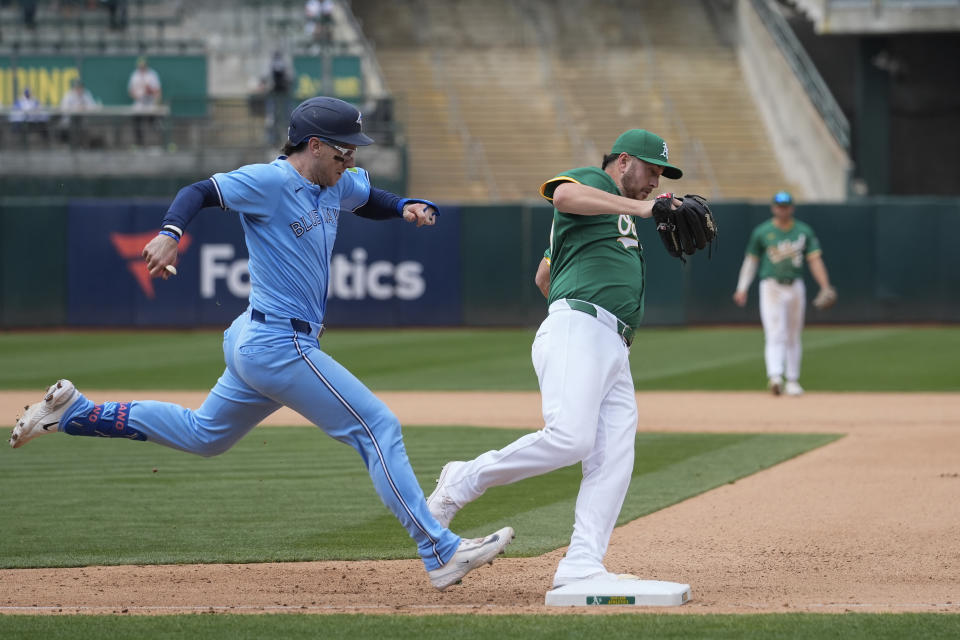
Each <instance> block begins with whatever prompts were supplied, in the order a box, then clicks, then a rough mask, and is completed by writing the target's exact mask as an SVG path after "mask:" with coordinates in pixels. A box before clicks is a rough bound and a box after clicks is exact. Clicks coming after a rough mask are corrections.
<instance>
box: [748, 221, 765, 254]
mask: <svg viewBox="0 0 960 640" xmlns="http://www.w3.org/2000/svg"><path fill="white" fill-rule="evenodd" d="M762 227H763V225H760V226H758V227H757V228H755V229H754V230H753V232H752V233H751V234H750V239H749V240H748V241H747V255H748V256H753V257H754V258H759V257H760V256H761V255H763V231H762Z"/></svg>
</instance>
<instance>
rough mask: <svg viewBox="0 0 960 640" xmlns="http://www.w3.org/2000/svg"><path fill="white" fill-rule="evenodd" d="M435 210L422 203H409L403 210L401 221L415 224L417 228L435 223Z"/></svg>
mask: <svg viewBox="0 0 960 640" xmlns="http://www.w3.org/2000/svg"><path fill="white" fill-rule="evenodd" d="M436 214H437V210H436V209H434V208H433V207H431V206H430V205H427V204H423V203H422V202H411V203H409V204H407V205H406V206H405V207H404V208H403V219H404V220H406V221H407V222H416V223H417V226H418V227H422V226H423V225H427V226H430V225H432V224H436V223H437V215H436Z"/></svg>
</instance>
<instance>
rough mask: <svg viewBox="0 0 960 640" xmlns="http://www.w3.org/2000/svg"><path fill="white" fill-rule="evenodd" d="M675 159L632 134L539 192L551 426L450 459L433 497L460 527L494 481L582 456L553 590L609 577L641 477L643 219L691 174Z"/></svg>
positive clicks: (539, 343) (655, 139) (663, 146)
mask: <svg viewBox="0 0 960 640" xmlns="http://www.w3.org/2000/svg"><path fill="white" fill-rule="evenodd" d="M668 154H669V150H668V148H667V143H666V142H664V140H663V138H661V137H660V136H658V135H656V134H653V133H650V132H649V131H645V130H643V129H632V130H630V131H627V132H626V133H624V134H623V135H621V136H620V137H619V138H617V140H616V142H615V143H614V144H613V148H612V152H611V153H610V154H607V155H606V156H605V157H604V158H603V166H602V168H597V167H582V168H578V169H571V170H569V171H564V172H562V173H560V174H559V175H557V176H555V177H553V178H551V179H549V180H547V181H546V182H545V183H544V184H543V186H542V187H540V194H541V195H542V196H543V197H544V198H546V199H547V200H549V201H551V202H552V203H553V205H554V214H553V226H552V228H551V231H550V246H549V248H548V249H547V252H546V254H545V257H544V260H543V261H542V262H541V263H540V268H539V270H538V272H537V276H536V282H537V285H538V286H540V288H541V290H542V291H543V292H544V295H545V296H546V297H547V299H548V307H549V314H548V316H547V318H546V319H545V320H544V321H543V324H541V325H540V328H539V330H538V331H537V335H536V338H535V339H534V342H533V349H532V358H533V366H534V369H535V370H536V373H537V378H538V380H539V382H540V391H541V396H542V403H543V419H544V423H545V426H544V428H543V429H541V430H540V431H536V432H534V433H530V434H527V435H525V436H523V437H522V438H520V439H519V440H517V441H515V442H513V443H512V444H510V445H508V446H507V447H505V448H503V449H500V450H499V451H488V452H487V453H484V454H482V455H480V456H479V457H477V458H476V459H474V460H470V461H468V462H450V463H447V464H446V465H445V466H444V467H443V470H442V471H441V473H440V479H439V481H438V482H437V488H436V490H435V491H434V492H433V494H432V495H431V496H430V497H429V498H428V500H427V505H428V506H429V507H430V512H431V513H432V514H433V515H434V517H435V518H437V519H438V521H439V522H446V523H449V522H450V520H452V519H453V517H454V515H455V514H456V513H457V511H458V510H459V509H461V508H462V507H463V506H464V505H466V504H467V503H468V502H470V501H472V500H475V499H476V498H478V497H480V495H482V494H483V492H484V491H486V490H487V489H488V488H490V487H494V486H499V485H504V484H509V483H513V482H517V481H518V480H523V479H524V478H529V477H532V476H536V475H540V474H543V473H547V472H549V471H553V470H554V469H558V468H560V467H566V466H568V465H572V464H576V463H578V462H579V463H582V469H583V481H582V483H581V485H580V493H579V495H578V497H577V504H576V511H575V524H574V530H573V537H572V539H571V541H570V548H569V550H568V551H567V553H566V556H565V557H564V558H563V559H562V560H561V561H560V565H559V566H558V568H557V571H556V573H555V574H554V578H553V586H554V587H559V586H563V585H565V584H569V583H571V582H573V581H578V580H582V579H586V578H593V577H607V576H609V575H610V574H609V573H608V572H607V569H606V567H605V566H604V564H603V558H604V556H605V554H606V551H607V545H608V544H609V541H610V535H611V533H612V532H613V527H614V525H615V524H616V521H617V516H618V515H619V514H620V508H621V506H622V505H623V499H624V497H625V495H626V493H627V487H628V486H629V484H630V477H631V475H632V473H633V447H634V438H635V434H636V430H637V402H636V395H635V392H634V386H633V376H632V375H631V373H630V360H629V355H630V343H631V342H632V341H633V333H634V330H635V329H636V327H637V326H638V325H639V324H640V320H641V318H642V316H643V296H644V289H645V287H644V280H645V278H646V267H645V263H644V257H643V247H642V246H641V245H640V242H639V241H638V239H637V227H636V224H637V218H650V217H652V215H653V202H652V201H645V200H646V198H648V197H650V195H651V194H652V193H653V191H654V189H657V187H658V186H659V184H660V178H661V177H666V178H673V179H676V178H680V177H681V176H682V175H683V173H682V172H681V171H680V169H678V168H677V167H675V166H673V165H672V164H670V162H669V157H668ZM672 204H673V207H674V208H676V206H678V205H679V204H680V201H679V200H676V199H673V203H672ZM627 569H629V567H627ZM623 577H624V579H632V580H636V577H635V576H629V575H624V576H623Z"/></svg>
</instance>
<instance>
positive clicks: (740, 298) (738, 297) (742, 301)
mask: <svg viewBox="0 0 960 640" xmlns="http://www.w3.org/2000/svg"><path fill="white" fill-rule="evenodd" d="M733 301H734V302H736V303H737V306H738V307H742V306H745V305H746V304H747V292H746V291H737V292H735V293H734V294H733Z"/></svg>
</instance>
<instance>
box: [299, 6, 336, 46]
mask: <svg viewBox="0 0 960 640" xmlns="http://www.w3.org/2000/svg"><path fill="white" fill-rule="evenodd" d="M303 12H304V14H305V15H306V18H307V24H306V32H307V35H308V36H309V37H310V38H311V39H312V40H313V42H314V43H316V44H329V43H330V42H331V41H332V40H333V0H307V4H306V5H304V7H303Z"/></svg>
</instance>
